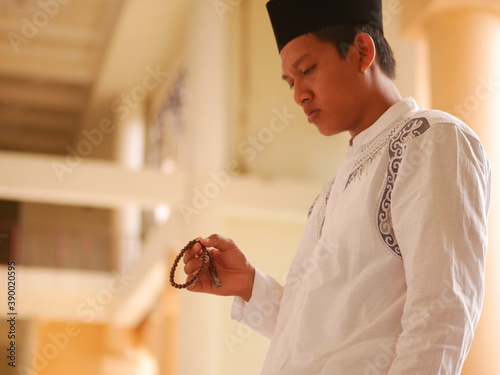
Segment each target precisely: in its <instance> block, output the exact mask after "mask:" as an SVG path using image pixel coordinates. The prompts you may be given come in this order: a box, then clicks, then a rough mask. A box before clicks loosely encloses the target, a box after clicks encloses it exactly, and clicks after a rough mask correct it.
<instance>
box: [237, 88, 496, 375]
mask: <svg viewBox="0 0 500 375" xmlns="http://www.w3.org/2000/svg"><path fill="white" fill-rule="evenodd" d="M489 196H490V167H489V164H488V161H487V158H486V156H485V154H484V151H483V148H482V146H481V144H480V142H479V140H478V139H477V137H476V135H475V134H474V133H473V132H472V131H471V130H470V129H469V128H468V127H467V126H466V125H464V124H463V123H461V122H460V121H459V120H457V119H456V118H454V117H452V116H451V115H448V114H446V113H443V112H439V111H428V110H421V109H419V108H418V107H417V105H416V103H415V101H414V100H413V99H411V98H409V99H405V100H402V101H400V102H398V103H397V104H395V105H394V106H392V107H391V108H390V109H389V110H388V111H387V112H386V113H385V114H384V115H383V116H382V117H381V118H380V119H379V120H378V121H377V122H376V123H375V124H373V125H372V126H371V127H369V128H368V129H366V130H365V131H363V132H362V133H360V134H359V135H357V136H356V137H355V138H354V139H353V140H352V141H351V145H349V147H348V150H347V153H346V156H345V160H344V162H343V164H342V166H341V168H340V170H339V172H338V174H337V176H336V178H335V179H334V181H331V182H330V183H328V184H327V185H326V186H325V187H324V189H323V191H322V192H321V194H320V195H319V196H318V198H317V200H316V202H315V203H314V205H313V207H312V208H311V211H310V216H309V220H308V223H307V226H306V228H305V232H304V235H303V238H302V240H301V242H300V245H299V247H298V250H297V253H296V255H295V259H294V260H293V263H292V265H291V268H290V272H289V274H288V277H287V281H286V284H285V287H284V288H283V287H282V286H281V285H279V284H278V283H277V282H276V281H275V280H274V279H272V278H271V277H269V276H266V275H264V274H262V273H261V272H259V271H257V273H256V276H255V283H254V288H253V294H252V298H251V299H250V301H249V302H248V303H245V302H244V301H243V300H241V299H240V298H236V299H235V301H234V304H233V318H234V319H236V320H238V321H240V322H242V323H244V324H246V325H248V326H250V327H252V328H253V329H255V330H256V331H258V332H260V333H261V334H263V335H265V336H267V337H270V338H271V344H270V348H269V351H268V354H267V357H266V360H265V364H264V368H263V370H262V374H263V375H298V374H314V375H320V374H321V375H358V374H359V375H376V374H384V375H387V374H390V375H396V374H397V375H410V374H411V375H419V374H421V375H438V374H442V375H455V374H459V373H460V370H461V368H462V365H463V362H464V360H465V357H466V355H467V353H468V351H469V348H470V345H471V342H472V339H473V335H474V329H475V327H476V325H477V323H478V319H479V315H480V312H481V306H482V301H483V289H484V286H483V278H484V262H485V253H486V242H487V223H486V222H487V213H488V207H489Z"/></svg>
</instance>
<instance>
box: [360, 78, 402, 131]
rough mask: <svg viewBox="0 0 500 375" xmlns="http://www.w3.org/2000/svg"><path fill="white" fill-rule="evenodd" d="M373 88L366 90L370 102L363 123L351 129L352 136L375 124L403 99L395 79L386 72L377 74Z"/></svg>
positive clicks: (367, 101)
mask: <svg viewBox="0 0 500 375" xmlns="http://www.w3.org/2000/svg"><path fill="white" fill-rule="evenodd" d="M376 77H377V78H376V79H374V80H373V82H372V85H371V89H370V90H368V91H367V92H366V98H365V99H366V103H369V104H368V106H367V108H366V112H365V115H364V119H363V125H362V126H360V127H358V128H356V129H355V130H353V131H351V132H350V134H351V137H352V138H354V137H355V136H356V135H358V134H359V133H361V132H362V131H363V130H365V129H367V128H369V127H370V126H371V125H373V124H374V123H375V122H376V121H377V120H378V119H379V118H380V117H381V116H382V115H383V114H384V113H385V112H386V111H387V110H388V109H389V108H390V107H392V106H393V105H394V104H396V103H397V102H398V101H400V100H401V99H402V97H401V94H400V93H399V91H398V89H397V88H396V85H395V84H394V81H393V80H392V79H390V78H389V77H387V76H386V75H385V74H383V73H380V74H377V75H376Z"/></svg>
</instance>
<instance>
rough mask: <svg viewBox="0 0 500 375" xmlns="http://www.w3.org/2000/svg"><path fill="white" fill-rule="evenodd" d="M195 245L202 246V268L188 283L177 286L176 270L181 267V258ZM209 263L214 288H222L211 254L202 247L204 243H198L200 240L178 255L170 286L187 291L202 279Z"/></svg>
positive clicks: (173, 267) (191, 243) (192, 242)
mask: <svg viewBox="0 0 500 375" xmlns="http://www.w3.org/2000/svg"><path fill="white" fill-rule="evenodd" d="M195 243H199V244H200V245H201V251H202V252H203V255H202V257H201V266H200V268H199V269H198V271H197V272H196V274H195V275H194V276H193V278H192V279H191V280H189V281H187V282H186V283H184V284H177V283H176V282H175V281H174V278H175V270H176V269H177V266H178V265H179V262H180V260H181V258H182V257H183V256H184V253H185V252H186V251H188V250H189V249H191V248H192V247H193V246H194V244H195ZM207 263H208V271H209V275H210V277H211V279H212V282H213V284H214V286H216V287H220V286H221V285H222V283H221V281H220V279H219V277H218V276H217V270H216V269H215V264H214V260H213V258H212V256H211V255H210V252H209V251H208V250H207V248H206V247H205V246H203V245H202V243H201V242H200V241H198V240H192V241H189V243H188V244H187V245H186V246H184V249H182V250H181V252H180V253H179V255H177V257H176V258H175V261H174V264H173V265H172V268H171V269H170V285H172V286H173V287H174V288H177V289H185V288H187V287H188V286H190V285H192V284H194V283H195V282H197V281H198V279H199V278H200V277H201V274H202V273H203V270H204V269H205V266H206V265H207Z"/></svg>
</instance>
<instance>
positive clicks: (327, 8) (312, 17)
mask: <svg viewBox="0 0 500 375" xmlns="http://www.w3.org/2000/svg"><path fill="white" fill-rule="evenodd" d="M266 6H267V11H268V13H269V17H270V19H271V24H272V26H273V30H274V36H275V37H276V42H277V44H278V50H279V51H281V49H282V48H283V47H284V46H285V45H286V44H287V43H288V42H289V41H291V40H292V39H295V38H297V37H298V36H301V35H303V34H307V33H309V32H311V31H315V30H319V29H322V28H324V27H327V26H334V25H347V24H371V25H373V26H374V27H376V28H378V29H379V30H380V31H382V32H383V31H384V30H383V26H382V1H381V0H271V1H269V2H268V3H267V4H266Z"/></svg>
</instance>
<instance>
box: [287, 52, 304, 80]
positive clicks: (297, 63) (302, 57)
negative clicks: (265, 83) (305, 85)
mask: <svg viewBox="0 0 500 375" xmlns="http://www.w3.org/2000/svg"><path fill="white" fill-rule="evenodd" d="M309 56H311V55H310V54H309V53H304V54H303V55H301V56H300V57H299V58H298V59H297V60H295V62H294V63H293V65H292V68H293V69H297V68H298V67H299V65H300V64H301V63H302V62H303V61H304V60H305V59H306V58H308V57H309ZM281 78H282V79H283V80H284V81H286V80H287V79H289V78H291V77H289V76H287V75H286V74H283V75H282V76H281Z"/></svg>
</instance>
